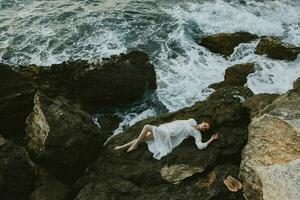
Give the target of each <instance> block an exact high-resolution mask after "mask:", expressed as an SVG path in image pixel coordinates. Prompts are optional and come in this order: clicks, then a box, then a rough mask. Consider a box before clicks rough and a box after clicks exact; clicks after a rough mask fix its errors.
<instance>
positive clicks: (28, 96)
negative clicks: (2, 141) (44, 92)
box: [0, 64, 34, 139]
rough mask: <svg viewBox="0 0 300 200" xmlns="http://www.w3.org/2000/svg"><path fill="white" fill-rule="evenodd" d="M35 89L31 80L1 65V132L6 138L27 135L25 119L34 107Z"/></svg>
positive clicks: (9, 67) (10, 67)
mask: <svg viewBox="0 0 300 200" xmlns="http://www.w3.org/2000/svg"><path fill="white" fill-rule="evenodd" d="M33 96H34V87H33V85H32V84H31V83H30V81H29V79H27V78H25V77H23V76H22V74H20V73H19V72H17V71H15V70H13V69H12V66H8V65H4V64H0V132H1V133H2V134H3V135H4V136H5V137H6V138H10V139H11V138H13V137H20V136H24V135H25V131H24V129H25V119H26V117H27V116H28V114H29V113H30V111H31V110H32V107H33Z"/></svg>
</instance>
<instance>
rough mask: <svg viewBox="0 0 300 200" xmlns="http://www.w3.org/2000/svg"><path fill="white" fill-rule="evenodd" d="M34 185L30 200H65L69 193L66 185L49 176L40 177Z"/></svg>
mask: <svg viewBox="0 0 300 200" xmlns="http://www.w3.org/2000/svg"><path fill="white" fill-rule="evenodd" d="M35 184H36V186H35V187H36V189H35V190H34V191H33V192H32V193H31V195H30V200H65V199H66V197H67V196H68V193H69V192H70V189H69V188H68V187H67V186H66V185H64V184H63V183H61V182H60V181H58V180H57V179H56V178H54V177H51V176H49V175H40V176H39V177H38V179H37V180H36V183H35Z"/></svg>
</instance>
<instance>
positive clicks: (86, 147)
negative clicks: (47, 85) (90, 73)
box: [26, 93, 105, 178]
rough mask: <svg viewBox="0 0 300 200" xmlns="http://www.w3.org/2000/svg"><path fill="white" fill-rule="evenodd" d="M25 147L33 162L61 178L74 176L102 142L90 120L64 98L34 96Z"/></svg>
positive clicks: (27, 121) (97, 129) (94, 153)
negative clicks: (52, 171) (53, 171)
mask: <svg viewBox="0 0 300 200" xmlns="http://www.w3.org/2000/svg"><path fill="white" fill-rule="evenodd" d="M26 125H27V126H26V133H27V144H26V145H27V148H28V150H29V151H30V153H31V155H32V156H33V157H34V158H35V160H36V162H38V163H39V164H41V165H43V166H46V167H48V168H50V169H53V170H55V171H57V173H59V174H60V175H61V176H62V177H71V178H72V177H76V176H78V175H79V173H80V172H81V171H82V170H83V169H84V168H85V166H86V165H87V163H89V162H90V161H91V160H93V158H95V156H96V155H97V154H98V153H99V150H100V148H101V146H102V145H103V143H104V141H105V139H104V137H103V135H102V133H101V130H100V129H99V128H98V127H97V126H96V125H95V124H94V123H93V121H92V119H91V117H90V116H89V115H88V114H87V113H86V112H84V111H82V110H80V109H79V107H78V106H76V105H73V104H70V103H69V102H68V101H67V100H65V99H64V98H57V99H55V100H53V99H49V98H47V97H46V96H44V95H42V94H40V93H37V94H36V95H35V97H34V108H33V112H32V113H31V114H30V115H29V116H28V118H27V120H26Z"/></svg>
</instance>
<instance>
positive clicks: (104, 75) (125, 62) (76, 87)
mask: <svg viewBox="0 0 300 200" xmlns="http://www.w3.org/2000/svg"><path fill="white" fill-rule="evenodd" d="M37 82H39V85H40V87H42V90H43V92H44V93H45V94H46V95H47V96H49V97H55V96H58V95H63V96H65V97H67V98H68V99H71V100H73V101H75V102H77V103H80V104H81V105H83V106H84V107H99V106H100V105H101V104H110V105H112V104H114V103H126V102H130V101H133V100H136V99H137V98H138V97H141V96H142V95H143V94H144V92H145V91H147V90H153V89H156V75H155V71H154V66H153V65H152V64H150V63H149V58H148V56H147V54H145V53H143V52H140V51H132V52H130V53H128V54H121V55H119V56H112V57H111V58H107V59H104V60H103V61H102V62H95V63H89V62H88V61H83V60H77V61H72V62H63V63H62V64H54V65H52V66H51V67H49V68H47V70H43V71H42V72H41V73H40V74H39V76H38V80H37Z"/></svg>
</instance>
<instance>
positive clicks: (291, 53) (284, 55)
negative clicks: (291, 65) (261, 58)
mask: <svg viewBox="0 0 300 200" xmlns="http://www.w3.org/2000/svg"><path fill="white" fill-rule="evenodd" d="M255 53H256V54H258V55H264V54H266V55H267V56H268V57H269V58H273V59H279V60H289V61H293V60H295V59H296V58H297V56H298V54H299V53H300V47H297V46H295V45H292V44H287V43H284V42H282V41H281V40H280V39H278V38H275V37H266V36H263V37H261V39H260V41H259V43H258V45H257V47H256V49H255Z"/></svg>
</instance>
